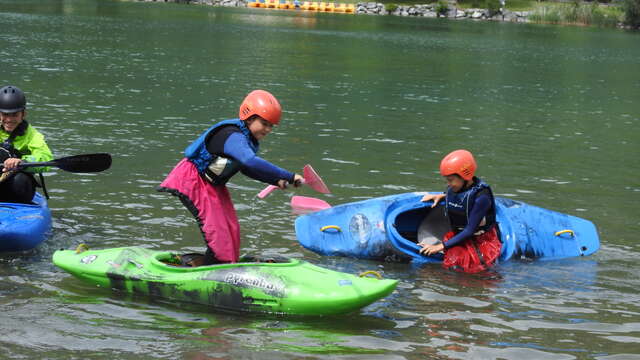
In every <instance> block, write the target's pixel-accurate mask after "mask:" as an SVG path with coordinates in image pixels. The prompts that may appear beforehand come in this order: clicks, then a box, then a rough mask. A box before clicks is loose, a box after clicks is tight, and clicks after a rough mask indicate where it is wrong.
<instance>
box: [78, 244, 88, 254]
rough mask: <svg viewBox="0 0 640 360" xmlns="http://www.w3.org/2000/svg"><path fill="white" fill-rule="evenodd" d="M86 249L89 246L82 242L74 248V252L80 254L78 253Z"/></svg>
mask: <svg viewBox="0 0 640 360" xmlns="http://www.w3.org/2000/svg"><path fill="white" fill-rule="evenodd" d="M87 250H89V246H87V244H84V243H83V244H80V245H78V247H77V248H76V254H80V253H82V252H85V251H87Z"/></svg>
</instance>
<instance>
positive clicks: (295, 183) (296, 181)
mask: <svg viewBox="0 0 640 360" xmlns="http://www.w3.org/2000/svg"><path fill="white" fill-rule="evenodd" d="M302 184H304V178H303V177H302V176H301V175H298V174H295V175H294V176H293V186H295V187H300V186H302Z"/></svg>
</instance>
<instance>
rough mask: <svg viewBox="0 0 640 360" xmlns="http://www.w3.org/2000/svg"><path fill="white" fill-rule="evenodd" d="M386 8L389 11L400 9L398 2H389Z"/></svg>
mask: <svg viewBox="0 0 640 360" xmlns="http://www.w3.org/2000/svg"><path fill="white" fill-rule="evenodd" d="M384 8H385V10H387V12H388V13H392V12H394V11H396V10H398V4H393V3H388V4H386V5H385V6H384Z"/></svg>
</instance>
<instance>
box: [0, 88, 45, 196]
mask: <svg viewBox="0 0 640 360" xmlns="http://www.w3.org/2000/svg"><path fill="white" fill-rule="evenodd" d="M26 109H27V99H26V97H25V95H24V92H23V91H22V90H20V89H19V88H17V87H15V86H10V85H9V86H4V87H2V88H0V124H1V126H0V141H1V142H2V144H0V162H1V163H2V165H3V168H2V174H1V175H0V201H1V202H14V203H27V204H28V203H30V202H31V200H32V199H33V196H34V195H35V191H36V185H37V182H36V180H35V178H34V176H33V174H34V173H36V172H42V171H43V170H44V169H43V168H25V169H24V170H20V164H21V163H23V162H40V161H50V160H52V159H53V154H51V150H49V147H48V146H47V143H46V142H45V140H44V136H42V134H41V133H40V132H38V130H36V129H35V128H34V127H33V126H31V124H29V123H28V122H27V120H26V116H27V111H26Z"/></svg>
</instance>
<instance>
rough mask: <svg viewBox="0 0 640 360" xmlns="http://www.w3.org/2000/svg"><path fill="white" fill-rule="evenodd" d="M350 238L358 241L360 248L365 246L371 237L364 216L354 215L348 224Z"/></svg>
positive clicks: (366, 219)
mask: <svg viewBox="0 0 640 360" xmlns="http://www.w3.org/2000/svg"><path fill="white" fill-rule="evenodd" d="M349 232H351V236H352V237H353V238H354V239H356V240H358V242H359V244H360V245H361V246H366V245H367V242H368V241H369V238H370V237H371V223H370V222H369V219H368V218H367V217H366V216H365V215H364V214H355V215H353V217H352V218H351V222H350V223H349Z"/></svg>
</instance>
